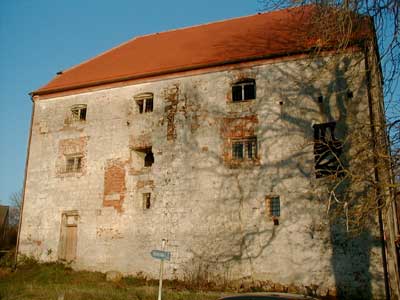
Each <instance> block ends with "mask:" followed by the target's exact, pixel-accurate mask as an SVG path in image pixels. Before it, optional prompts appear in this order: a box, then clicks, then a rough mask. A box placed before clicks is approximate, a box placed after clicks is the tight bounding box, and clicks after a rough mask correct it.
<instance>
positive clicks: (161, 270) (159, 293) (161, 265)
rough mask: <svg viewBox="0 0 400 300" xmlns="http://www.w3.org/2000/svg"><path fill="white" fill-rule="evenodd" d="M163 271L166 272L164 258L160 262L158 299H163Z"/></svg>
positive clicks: (163, 240)
mask: <svg viewBox="0 0 400 300" xmlns="http://www.w3.org/2000/svg"><path fill="white" fill-rule="evenodd" d="M166 242H167V240H166V239H162V244H161V250H162V251H164V249H165V243H166ZM163 272H164V259H161V262H160V283H159V285H158V300H161V289H162V280H163Z"/></svg>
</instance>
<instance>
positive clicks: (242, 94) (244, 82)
mask: <svg viewBox="0 0 400 300" xmlns="http://www.w3.org/2000/svg"><path fill="white" fill-rule="evenodd" d="M249 86H252V87H253V88H252V89H251V92H250V96H249V97H246V87H249ZM239 87H240V99H239V98H237V97H236V96H235V95H238V92H237V91H236V92H235V89H236V90H237V89H238V88H239ZM248 92H249V91H248ZM256 97H257V96H256V81H255V79H252V78H246V79H243V80H240V81H238V82H236V83H234V84H232V102H234V103H237V102H245V101H251V100H255V99H256Z"/></svg>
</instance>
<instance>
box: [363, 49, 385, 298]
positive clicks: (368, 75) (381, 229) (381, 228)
mask: <svg viewBox="0 0 400 300" xmlns="http://www.w3.org/2000/svg"><path fill="white" fill-rule="evenodd" d="M364 61H365V71H366V78H367V94H368V109H369V121H370V124H371V125H370V126H371V139H372V148H373V153H374V155H373V157H374V177H375V181H376V182H379V172H378V167H377V163H378V160H377V149H376V134H375V128H374V124H375V118H374V115H373V107H372V95H371V71H370V68H369V62H368V46H367V43H365V45H364ZM380 190H381V188H380V186H379V184H378V195H379V197H378V222H379V234H380V239H381V244H382V247H381V249H382V264H383V275H384V282H385V294H386V300H390V289H389V273H388V268H387V257H386V242H385V233H384V226H383V216H382V208H381V205H382V200H381V198H380V194H381V193H380Z"/></svg>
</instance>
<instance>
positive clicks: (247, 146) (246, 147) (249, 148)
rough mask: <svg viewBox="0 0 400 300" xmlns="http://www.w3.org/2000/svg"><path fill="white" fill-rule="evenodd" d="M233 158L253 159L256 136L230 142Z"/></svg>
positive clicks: (255, 149)
mask: <svg viewBox="0 0 400 300" xmlns="http://www.w3.org/2000/svg"><path fill="white" fill-rule="evenodd" d="M232 158H233V159H234V160H254V159H256V158H257V138H255V137H252V138H246V139H240V140H234V141H233V142H232Z"/></svg>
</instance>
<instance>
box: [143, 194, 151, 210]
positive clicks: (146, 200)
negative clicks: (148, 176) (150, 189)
mask: <svg viewBox="0 0 400 300" xmlns="http://www.w3.org/2000/svg"><path fill="white" fill-rule="evenodd" d="M150 207H151V193H143V209H150Z"/></svg>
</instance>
